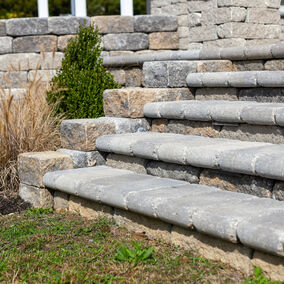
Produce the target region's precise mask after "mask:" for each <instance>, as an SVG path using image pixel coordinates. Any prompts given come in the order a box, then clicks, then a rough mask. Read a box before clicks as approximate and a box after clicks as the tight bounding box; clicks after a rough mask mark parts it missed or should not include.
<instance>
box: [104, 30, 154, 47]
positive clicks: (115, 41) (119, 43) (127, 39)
mask: <svg viewBox="0 0 284 284" xmlns="http://www.w3.org/2000/svg"><path fill="white" fill-rule="evenodd" d="M103 45H104V49H105V50H143V49H148V47H149V39H148V35H146V34H143V33H129V34H124V33H121V34H108V35H105V36H103Z"/></svg>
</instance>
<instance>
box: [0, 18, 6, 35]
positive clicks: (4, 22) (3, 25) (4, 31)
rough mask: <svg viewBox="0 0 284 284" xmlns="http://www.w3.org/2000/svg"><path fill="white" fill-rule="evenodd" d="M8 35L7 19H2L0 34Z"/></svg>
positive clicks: (0, 21)
mask: <svg viewBox="0 0 284 284" xmlns="http://www.w3.org/2000/svg"><path fill="white" fill-rule="evenodd" d="M5 35H6V21H5V20H0V36H5Z"/></svg>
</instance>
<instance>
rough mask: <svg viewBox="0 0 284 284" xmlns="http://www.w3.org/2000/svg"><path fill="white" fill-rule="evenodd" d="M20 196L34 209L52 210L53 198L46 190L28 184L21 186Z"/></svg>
mask: <svg viewBox="0 0 284 284" xmlns="http://www.w3.org/2000/svg"><path fill="white" fill-rule="evenodd" d="M19 195H20V197H21V198H22V199H23V200H24V201H25V202H28V203H30V204H31V205H32V207H33V208H52V207H53V196H52V194H51V192H50V191H49V190H48V189H46V188H39V187H35V186H31V185H27V184H22V183H21V184H20V188H19Z"/></svg>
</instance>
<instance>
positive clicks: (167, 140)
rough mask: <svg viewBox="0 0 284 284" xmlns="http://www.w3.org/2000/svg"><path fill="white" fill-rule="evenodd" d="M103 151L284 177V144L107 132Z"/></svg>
mask: <svg viewBox="0 0 284 284" xmlns="http://www.w3.org/2000/svg"><path fill="white" fill-rule="evenodd" d="M97 148H98V150H100V151H103V152H110V153H115V154H122V155H126V156H134V157H139V158H145V159H150V160H158V161H162V162H168V163H173V164H181V165H190V166H194V167H200V168H211V169H222V170H225V171H227V172H233V173H244V174H248V175H254V176H261V177H266V178H270V179H276V180H284V158H283V157H284V156H283V155H284V145H275V144H271V143H261V142H247V141H239V140H230V139H217V138H208V137H202V136H191V135H181V134H172V133H153V132H144V133H131V134H120V135H105V136H101V137H99V138H98V139H97Z"/></svg>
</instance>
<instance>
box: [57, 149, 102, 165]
mask: <svg viewBox="0 0 284 284" xmlns="http://www.w3.org/2000/svg"><path fill="white" fill-rule="evenodd" d="M57 152H60V153H65V154H67V155H69V156H70V157H71V159H72V161H73V167H74V169H77V168H86V167H94V166H101V165H104V164H105V162H106V161H105V157H104V156H103V155H102V154H101V153H100V152H98V151H92V152H83V151H76V150H70V149H58V150H57Z"/></svg>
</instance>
